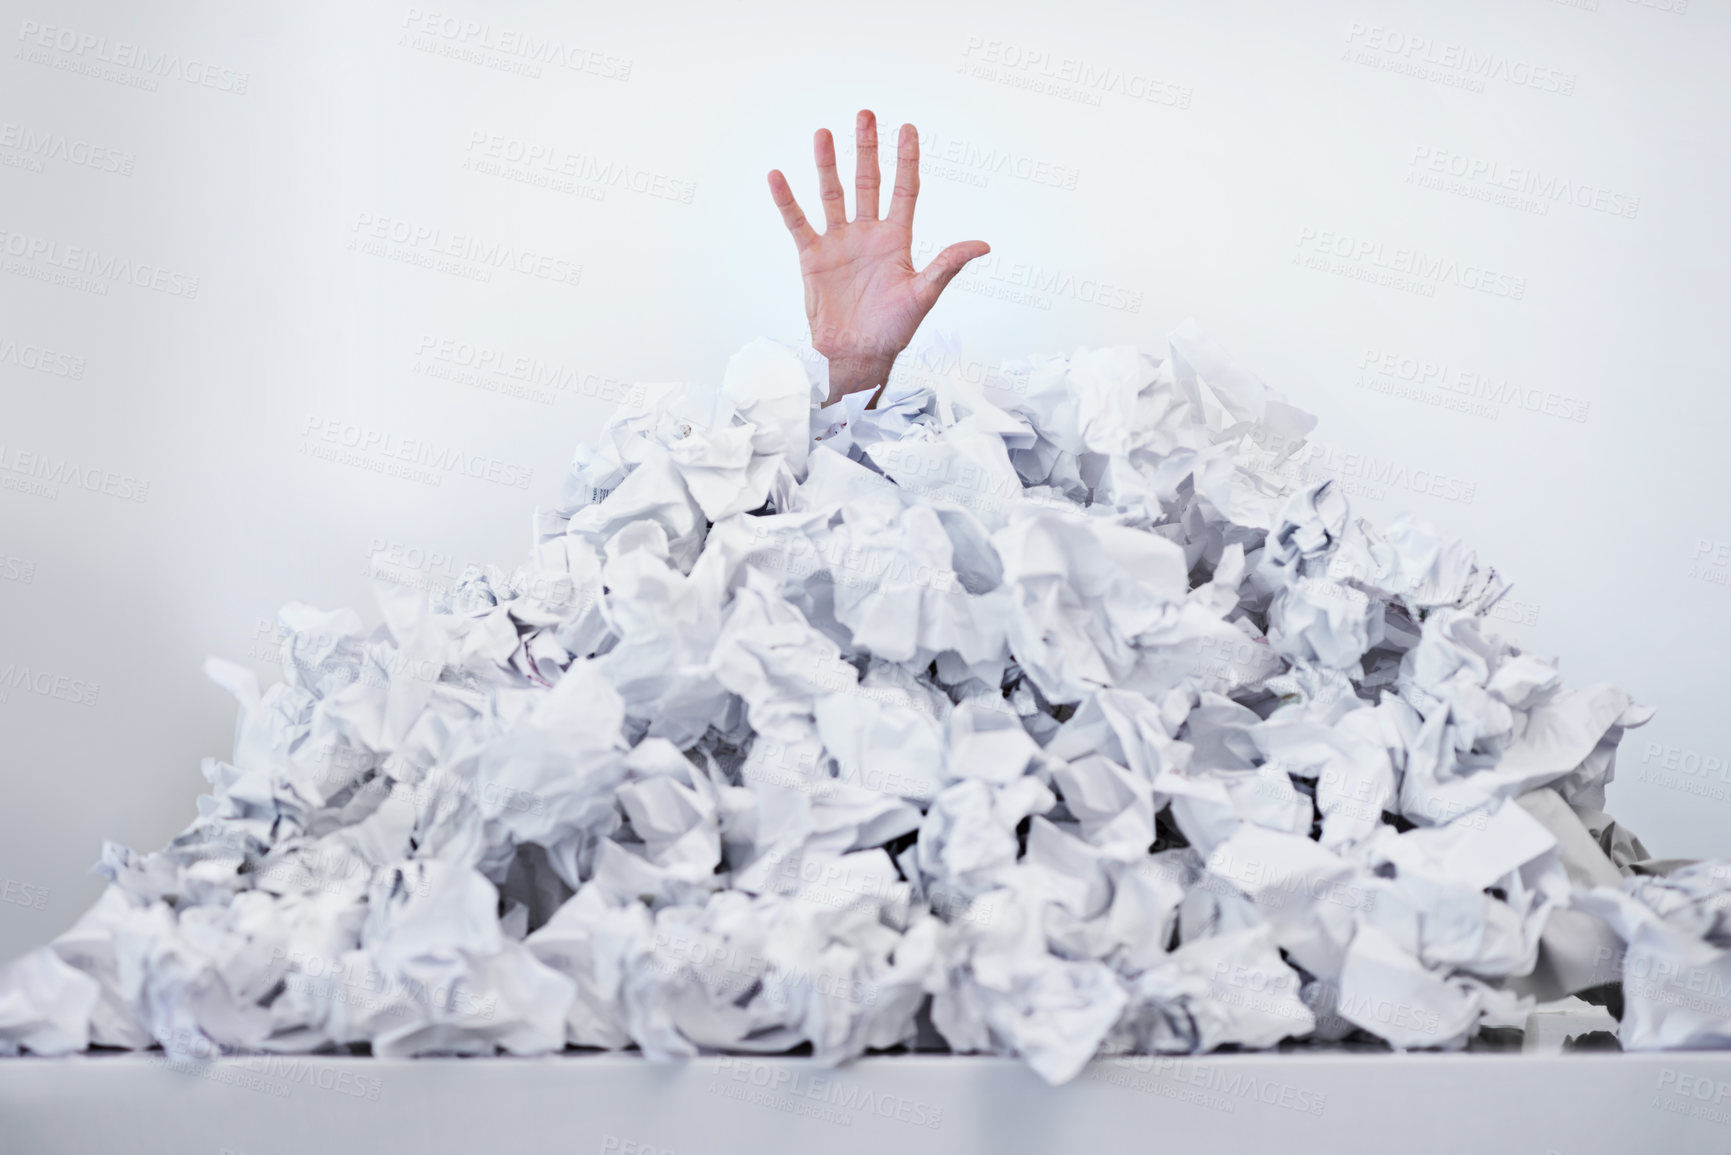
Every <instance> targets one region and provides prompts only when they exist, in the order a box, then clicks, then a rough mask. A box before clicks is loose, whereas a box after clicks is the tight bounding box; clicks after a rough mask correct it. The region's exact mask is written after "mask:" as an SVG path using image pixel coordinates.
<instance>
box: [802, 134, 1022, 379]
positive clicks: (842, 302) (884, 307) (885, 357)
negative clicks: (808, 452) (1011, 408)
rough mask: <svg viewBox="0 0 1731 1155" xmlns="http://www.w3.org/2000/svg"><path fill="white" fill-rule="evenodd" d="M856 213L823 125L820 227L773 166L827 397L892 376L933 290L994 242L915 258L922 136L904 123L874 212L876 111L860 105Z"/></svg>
mask: <svg viewBox="0 0 1731 1155" xmlns="http://www.w3.org/2000/svg"><path fill="white" fill-rule="evenodd" d="M854 140H855V142H856V145H857V149H856V151H857V154H858V155H857V157H856V160H855V165H854V219H853V220H851V221H850V220H848V219H847V206H846V203H845V201H844V198H843V194H842V186H841V178H840V177H839V176H837V175H836V169H835V139H834V138H833V137H832V136H830V132H829V129H827V128H820V129H818V130H817V133H816V135H815V137H814V138H813V141H812V145H813V152H814V153H815V154H816V157H817V179H818V195H819V196H820V197H821V198H822V200H823V219H824V231H823V232H822V233H821V234H820V233H818V232H817V231H816V230H814V229H813V228H812V227H811V224H810V223H809V222H808V221H807V220H806V218H805V214H804V213H803V212H801V211H800V208H799V202H797V201H796V200H794V197H793V190H791V189H790V188H788V186H787V178H786V177H784V176H783V175H782V174H781V170H780V169H774V170H772V171H771V172H770V174H769V191H770V195H771V196H773V197H774V198H775V204H776V207H777V208H779V209H780V210H781V219H782V220H783V221H784V222H786V224H787V229H788V232H790V233H792V234H793V241H794V245H795V246H796V247H797V248H798V249H799V271H800V276H801V277H803V278H804V280H805V315H806V320H807V321H809V322H810V323H811V344H812V348H814V349H816V350H817V351H818V352H819V353H821V354H823V355H824V357H825V358H827V359H828V360H829V385H830V392H829V401H830V403H831V404H833V403H834V402H836V401H838V400H840V399H841V398H842V397H844V396H846V395H847V394H849V393H857V392H859V391H860V390H862V389H873V388H876V387H877V386H880V385H882V384H883V383H884V382H885V381H887V380H888V379H889V374H890V368H891V366H892V365H894V364H895V359H896V356H897V354H899V353H900V352H901V351H902V350H903V349H905V348H907V346H908V342H909V341H911V340H913V337H914V330H916V329H918V328H919V326H920V322H921V321H922V320H924V319H925V315H926V314H927V313H929V312H930V311H931V308H932V306H933V305H935V304H937V301H938V294H939V293H942V292H943V291H944V286H945V285H948V284H949V283H950V281H951V279H952V278H954V277H955V275H956V274H957V273H959V272H961V270H962V266H963V265H966V264H967V263H968V262H969V261H971V260H973V259H974V258H975V257H980V256H984V255H985V254H987V253H989V252H991V246H990V245H987V244H986V243H985V242H984V241H961V242H959V243H957V244H953V245H951V246H950V247H949V248H947V249H945V250H944V251H943V252H941V253H939V254H938V255H937V256H935V257H933V258H932V260H931V263H930V264H928V265H927V266H926V267H925V268H923V269H920V270H918V271H915V269H914V262H913V239H914V234H913V226H914V201H915V200H916V199H917V198H918V197H919V195H920V138H919V134H918V133H917V132H915V131H914V126H913V125H911V124H904V125H902V128H901V135H900V136H899V137H898V138H897V141H896V187H895V191H894V193H893V195H892V196H891V198H890V211H889V215H888V216H886V217H883V218H881V219H880V218H879V217H878V186H879V184H880V183H881V182H880V178H879V175H878V130H877V118H876V117H874V116H873V115H872V113H871V110H870V109H863V110H861V112H860V114H859V118H858V120H857V121H856V123H855V127H854Z"/></svg>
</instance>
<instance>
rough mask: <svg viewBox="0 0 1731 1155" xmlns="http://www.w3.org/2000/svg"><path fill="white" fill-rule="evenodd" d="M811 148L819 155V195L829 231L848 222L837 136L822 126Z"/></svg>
mask: <svg viewBox="0 0 1731 1155" xmlns="http://www.w3.org/2000/svg"><path fill="white" fill-rule="evenodd" d="M811 148H812V152H814V153H815V154H816V155H817V195H818V196H820V197H822V198H823V227H824V229H825V231H828V230H829V229H833V228H835V227H836V226H837V225H845V224H847V201H846V200H845V199H844V198H843V196H842V191H841V177H839V176H837V175H836V171H835V137H833V136H831V135H830V134H829V129H827V128H820V129H818V130H817V135H816V136H814V137H812V142H811Z"/></svg>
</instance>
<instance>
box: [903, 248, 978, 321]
mask: <svg viewBox="0 0 1731 1155" xmlns="http://www.w3.org/2000/svg"><path fill="white" fill-rule="evenodd" d="M991 251H992V246H991V245H988V244H987V243H986V242H985V241H957V242H956V243H955V244H953V245H951V246H950V247H949V248H947V249H945V250H944V251H943V252H941V253H939V254H938V255H937V256H935V257H933V258H932V260H931V263H930V264H929V265H927V266H926V267H925V268H923V269H921V270H920V271H919V273H918V274H917V275H916V276H915V277H914V299H915V300H917V301H918V302H919V304H920V311H921V312H929V311H930V310H931V307H932V306H933V305H935V304H937V303H938V294H939V293H941V292H943V291H944V286H945V285H948V284H949V283H950V282H951V281H952V280H954V279H955V276H956V274H957V273H959V272H961V271H962V266H963V265H965V264H967V263H968V262H969V261H971V260H973V259H974V258H975V257H983V256H985V255H986V254H987V253H989V252H991Z"/></svg>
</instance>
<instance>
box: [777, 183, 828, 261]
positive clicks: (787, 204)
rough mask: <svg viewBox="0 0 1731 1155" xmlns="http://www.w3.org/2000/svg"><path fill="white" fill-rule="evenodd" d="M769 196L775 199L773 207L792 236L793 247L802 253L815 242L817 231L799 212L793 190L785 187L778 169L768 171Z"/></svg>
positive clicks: (785, 184)
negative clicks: (778, 210)
mask: <svg viewBox="0 0 1731 1155" xmlns="http://www.w3.org/2000/svg"><path fill="white" fill-rule="evenodd" d="M769 195H770V196H771V197H773V198H774V199H775V207H776V208H778V209H780V210H781V221H782V223H783V224H785V225H786V226H787V231H788V232H790V233H792V234H793V243H794V247H795V248H797V249H799V251H800V252H802V253H803V252H804V251H805V250H806V249H807V248H809V247H810V246H811V244H812V242H813V241H815V240H817V230H816V229H814V228H812V227H811V222H809V221H807V220H806V219H805V214H804V213H803V212H801V211H800V209H799V202H798V201H796V200H794V199H793V190H792V189H790V188H788V187H787V178H786V177H784V176H782V175H781V170H780V169H779V168H772V169H770V170H769Z"/></svg>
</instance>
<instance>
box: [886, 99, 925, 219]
mask: <svg viewBox="0 0 1731 1155" xmlns="http://www.w3.org/2000/svg"><path fill="white" fill-rule="evenodd" d="M919 195H920V134H919V133H918V132H916V131H914V126H913V125H911V124H904V125H902V133H901V136H900V137H898V138H897V139H896V191H895V194H894V195H893V196H891V197H890V215H889V218H888V219H890V220H892V221H894V222H895V223H896V224H898V225H901V226H902V227H903V228H905V229H911V228H913V227H914V200H915V198H917V197H918V196H919Z"/></svg>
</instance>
